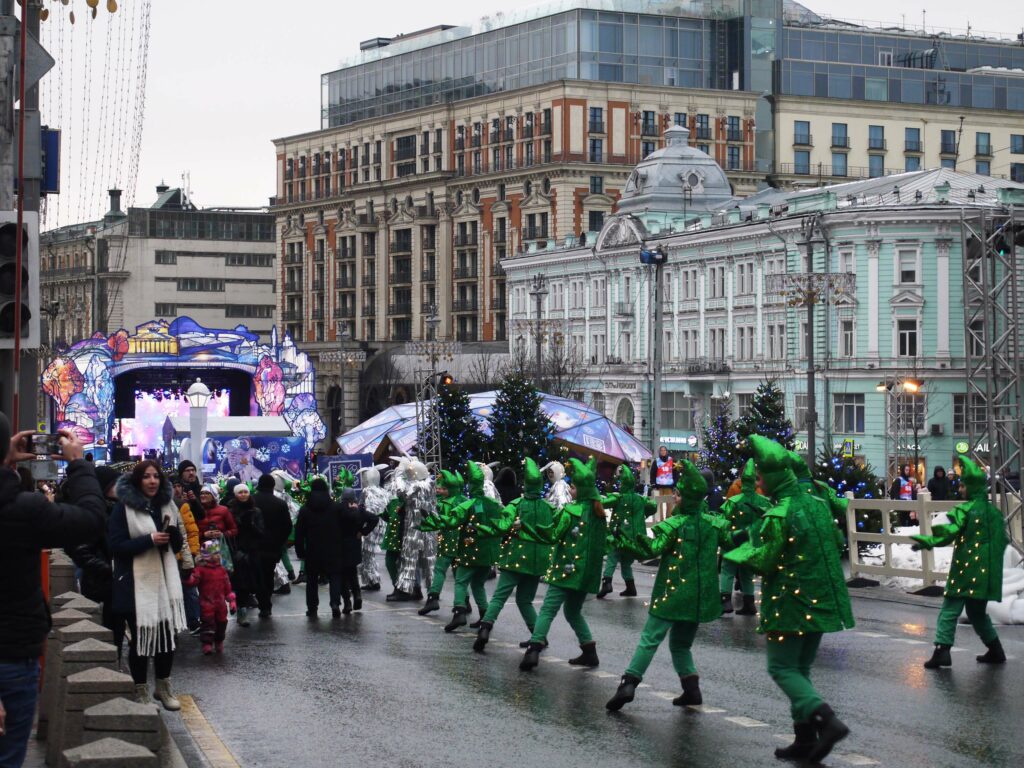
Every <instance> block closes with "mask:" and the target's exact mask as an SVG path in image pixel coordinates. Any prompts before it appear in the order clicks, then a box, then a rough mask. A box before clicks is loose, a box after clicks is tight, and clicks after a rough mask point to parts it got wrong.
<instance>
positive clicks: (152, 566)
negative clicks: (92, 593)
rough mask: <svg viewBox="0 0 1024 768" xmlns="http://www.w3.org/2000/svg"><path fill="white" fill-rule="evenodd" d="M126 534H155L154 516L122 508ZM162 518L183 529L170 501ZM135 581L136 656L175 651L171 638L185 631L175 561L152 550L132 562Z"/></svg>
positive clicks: (163, 553)
mask: <svg viewBox="0 0 1024 768" xmlns="http://www.w3.org/2000/svg"><path fill="white" fill-rule="evenodd" d="M124 511H125V518H126V520H127V521H128V533H129V535H130V536H131V537H132V538H133V539H134V538H136V537H138V536H149V535H150V534H153V533H156V530H157V529H156V525H155V524H154V523H153V517H152V515H150V513H149V512H148V511H147V510H140V509H135V508H133V507H130V506H128V505H127V504H126V505H125V510H124ZM160 516H161V519H162V518H163V517H167V516H169V517H170V518H171V525H176V526H178V530H182V527H181V521H180V518H179V516H178V510H177V508H176V507H175V506H174V503H173V502H168V503H167V504H165V505H164V508H163V510H161V513H160ZM132 576H133V577H134V579H135V626H136V628H137V631H138V637H136V638H133V641H134V642H135V651H136V653H138V655H139V656H155V655H156V654H158V653H162V652H165V651H173V650H174V636H175V634H177V633H178V632H181V631H182V630H183V629H185V626H186V623H187V622H186V620H185V601H184V600H183V598H182V592H181V577H180V576H179V575H178V561H177V559H176V558H175V557H174V553H173V552H171V550H170V547H168V548H167V551H166V552H161V551H160V548H159V547H152V548H151V549H147V550H146V551H145V552H143V553H141V554H139V555H136V556H135V557H134V558H133V559H132Z"/></svg>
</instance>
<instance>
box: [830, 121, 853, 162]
mask: <svg viewBox="0 0 1024 768" xmlns="http://www.w3.org/2000/svg"><path fill="white" fill-rule="evenodd" d="M832 146H833V147H843V148H845V147H849V146H850V137H849V135H848V134H847V132H846V123H832ZM844 175H845V174H844Z"/></svg>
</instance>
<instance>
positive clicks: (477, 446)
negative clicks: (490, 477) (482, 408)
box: [420, 384, 484, 470]
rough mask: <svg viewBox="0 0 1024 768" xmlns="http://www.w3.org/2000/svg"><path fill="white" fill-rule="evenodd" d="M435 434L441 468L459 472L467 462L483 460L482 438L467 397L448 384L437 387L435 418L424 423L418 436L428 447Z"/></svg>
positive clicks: (478, 424) (478, 423)
mask: <svg viewBox="0 0 1024 768" xmlns="http://www.w3.org/2000/svg"><path fill="white" fill-rule="evenodd" d="M435 431H436V433H437V435H438V437H439V438H440V443H441V466H443V467H444V468H445V469H460V470H461V469H462V468H463V467H465V466H466V462H467V461H468V460H470V459H474V460H477V461H480V460H482V459H483V447H484V436H483V433H482V432H481V431H480V422H479V421H477V418H476V416H475V415H474V414H473V411H472V410H470V407H469V395H467V394H466V393H465V392H463V391H462V390H461V389H459V388H458V387H456V386H454V385H452V384H442V385H441V386H439V387H438V388H437V419H436V421H435V420H434V419H433V418H432V419H430V421H429V422H428V423H427V429H426V432H427V434H426V435H423V436H421V438H420V439H421V441H422V443H423V444H424V445H429V444H430V441H431V440H432V438H433V434H434V433H435Z"/></svg>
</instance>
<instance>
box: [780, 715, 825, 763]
mask: <svg viewBox="0 0 1024 768" xmlns="http://www.w3.org/2000/svg"><path fill="white" fill-rule="evenodd" d="M793 734H794V735H795V736H796V738H795V739H794V740H793V743H792V744H790V745H789V746H788V747H779V748H778V749H776V750H775V756H776V757H777V758H779V759H780V760H806V759H807V756H808V755H809V754H811V750H812V749H814V745H815V744H817V743H818V732H817V731H816V730H815V729H814V723H793Z"/></svg>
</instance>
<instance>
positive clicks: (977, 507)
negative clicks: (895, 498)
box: [910, 458, 1008, 669]
mask: <svg viewBox="0 0 1024 768" xmlns="http://www.w3.org/2000/svg"><path fill="white" fill-rule="evenodd" d="M961 464H962V467H963V468H962V470H961V473H960V478H961V482H962V485H963V487H964V489H965V490H966V494H967V503H966V504H961V505H960V506H958V507H956V508H955V509H952V510H950V511H949V512H948V513H947V516H948V517H949V523H948V524H947V525H936V526H935V527H934V529H933V530H934V534H933V535H931V536H911V537H910V538H912V539H914V540H915V541H916V542H917V545H915V547H914V548H915V549H919V548H921V547H924V548H925V549H932V548H933V547H948V546H949V545H951V544H952V545H953V563H952V565H950V568H949V578H948V579H947V581H946V595H945V600H943V603H942V610H940V611H939V619H938V622H937V625H936V627H935V653H934V654H933V656H932V658H931V659H929V660H928V661H927V662H925V667H927V668H928V669H936V668H938V667H948V666H951V665H952V660H951V659H950V653H949V649H950V647H951V646H952V645H953V639H954V637H955V636H956V622H957V619H959V618H960V614H961V613H963V611H964V609H965V608H966V609H967V618H968V619H969V620H970V622H971V625H972V626H973V627H974V631H975V632H977V633H978V637H980V638H981V639H982V642H984V643H985V645H986V646H988V652H987V653H985V654H984V655H982V656H978V657H977V660H978V661H979V662H981V663H983V664H1003V663H1005V662H1006V654H1005V653H1004V652H1003V646H1002V643H1000V642H999V636H998V635H997V634H996V630H995V627H993V626H992V619H991V618H989V615H988V613H987V612H986V610H985V606H986V604H987V603H988V601H989V600H995V601H997V602H998V601H1000V600H1002V599H1003V553H1004V551H1005V550H1006V545H1007V543H1008V538H1007V536H1006V524H1005V522H1004V521H1003V515H1002V513H1001V512H1000V511H999V508H998V507H996V506H994V505H993V504H991V503H990V502H989V500H988V499H987V498H986V495H987V493H988V481H987V479H986V478H985V473H984V471H983V470H981V469H980V468H979V467H978V465H977V464H975V463H974V462H973V461H971V460H970V459H967V458H963V459H961Z"/></svg>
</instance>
